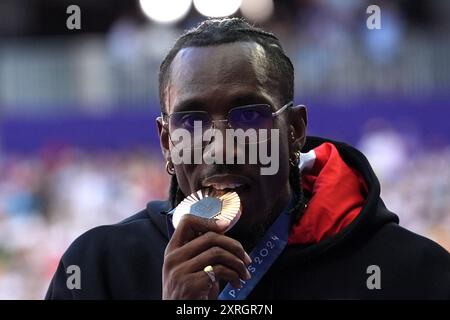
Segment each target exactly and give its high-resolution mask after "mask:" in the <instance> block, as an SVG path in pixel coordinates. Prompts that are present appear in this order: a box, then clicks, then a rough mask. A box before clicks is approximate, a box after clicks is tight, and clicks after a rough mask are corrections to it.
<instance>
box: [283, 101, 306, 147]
mask: <svg viewBox="0 0 450 320" xmlns="http://www.w3.org/2000/svg"><path fill="white" fill-rule="evenodd" d="M290 111H291V114H290V116H289V120H290V125H289V129H290V132H288V135H289V137H288V139H289V146H290V151H291V153H292V154H293V153H294V152H296V151H299V150H301V149H302V148H303V146H304V145H305V142H306V126H307V124H308V116H307V113H306V107H305V106H304V105H297V106H295V107H292V108H291V110H290ZM291 132H292V133H293V135H292V133H291Z"/></svg>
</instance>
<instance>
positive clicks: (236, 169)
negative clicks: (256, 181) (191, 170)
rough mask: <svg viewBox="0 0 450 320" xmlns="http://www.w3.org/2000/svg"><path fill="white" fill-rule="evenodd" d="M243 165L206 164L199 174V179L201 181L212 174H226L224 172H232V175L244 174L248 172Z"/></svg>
mask: <svg viewBox="0 0 450 320" xmlns="http://www.w3.org/2000/svg"><path fill="white" fill-rule="evenodd" d="M243 166H244V165H239V164H237V165H236V164H213V165H208V166H207V167H206V168H205V170H203V171H202V173H201V175H200V176H199V180H200V181H202V180H203V179H206V178H207V177H210V176H213V175H226V174H234V175H244V174H246V173H248V170H245V168H243Z"/></svg>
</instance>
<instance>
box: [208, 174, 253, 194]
mask: <svg viewBox="0 0 450 320" xmlns="http://www.w3.org/2000/svg"><path fill="white" fill-rule="evenodd" d="M201 187H202V188H210V189H212V190H214V191H215V192H217V193H218V194H222V193H226V192H233V191H234V192H236V193H237V194H238V195H239V196H240V195H241V193H242V192H244V191H245V190H247V189H248V188H249V187H250V181H249V180H248V179H247V178H246V177H244V176H240V175H231V174H221V175H213V176H210V177H208V178H206V179H204V180H202V182H201Z"/></svg>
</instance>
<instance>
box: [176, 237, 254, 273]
mask: <svg viewBox="0 0 450 320" xmlns="http://www.w3.org/2000/svg"><path fill="white" fill-rule="evenodd" d="M211 247H221V248H223V249H225V250H227V251H229V252H231V253H232V254H234V255H235V256H236V257H238V258H239V259H241V260H242V261H243V262H244V263H245V264H246V265H249V264H250V263H251V262H252V260H251V259H250V256H249V255H248V254H247V253H246V252H245V250H244V248H243V247H242V245H241V244H240V243H239V241H236V240H234V239H232V238H230V237H227V236H224V235H222V234H217V233H214V232H211V231H209V232H207V233H205V234H203V235H201V236H199V237H197V238H195V239H194V240H192V241H190V242H189V243H186V244H185V245H184V246H183V250H175V251H174V254H176V255H177V256H178V258H179V259H180V260H184V261H186V260H189V259H191V258H193V257H195V256H197V255H199V254H201V253H202V252H204V251H206V250H208V249H209V248H211Z"/></svg>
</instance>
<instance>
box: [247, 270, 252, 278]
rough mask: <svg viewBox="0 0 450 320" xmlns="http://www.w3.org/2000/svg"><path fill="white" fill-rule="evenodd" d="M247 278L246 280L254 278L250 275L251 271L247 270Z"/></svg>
mask: <svg viewBox="0 0 450 320" xmlns="http://www.w3.org/2000/svg"><path fill="white" fill-rule="evenodd" d="M246 276H247V277H246V278H245V280H250V279H251V278H252V275H251V274H250V271H248V270H247V274H246Z"/></svg>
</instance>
